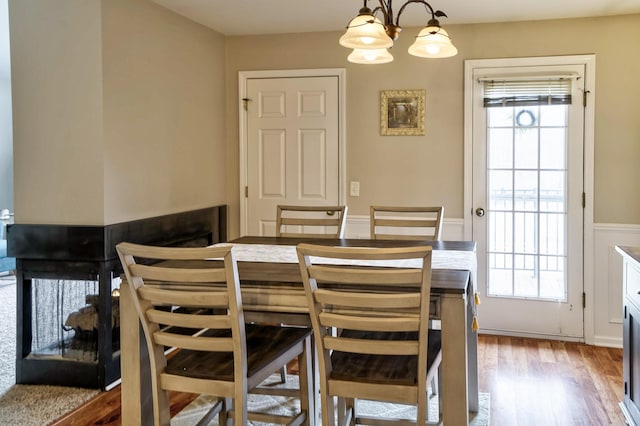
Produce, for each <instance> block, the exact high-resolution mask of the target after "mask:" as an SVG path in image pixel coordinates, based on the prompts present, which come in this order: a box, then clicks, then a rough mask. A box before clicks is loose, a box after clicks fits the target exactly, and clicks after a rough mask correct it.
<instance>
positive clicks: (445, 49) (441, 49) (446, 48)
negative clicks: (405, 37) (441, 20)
mask: <svg viewBox="0 0 640 426" xmlns="http://www.w3.org/2000/svg"><path fill="white" fill-rule="evenodd" d="M409 53H410V54H412V55H413V56H419V57H421V58H448V57H449V56H455V55H456V54H457V53H458V49H456V47H455V46H454V45H453V44H452V43H451V39H450V38H449V34H447V32H446V31H445V30H443V29H442V28H441V27H437V26H429V27H425V28H423V29H422V30H421V31H420V33H419V34H418V36H417V37H416V41H415V42H414V43H413V44H412V45H411V47H409Z"/></svg>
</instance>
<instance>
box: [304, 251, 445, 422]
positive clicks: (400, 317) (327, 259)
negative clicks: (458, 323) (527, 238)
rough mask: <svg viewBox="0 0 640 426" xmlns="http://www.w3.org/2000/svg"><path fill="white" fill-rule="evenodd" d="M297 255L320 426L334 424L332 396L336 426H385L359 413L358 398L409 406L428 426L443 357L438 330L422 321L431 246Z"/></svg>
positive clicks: (426, 314)
mask: <svg viewBox="0 0 640 426" xmlns="http://www.w3.org/2000/svg"><path fill="white" fill-rule="evenodd" d="M297 253H298V260H299V264H300V273H301V275H302V279H303V283H304V288H305V293H306V295H307V302H308V304H309V312H310V315H311V322H312V324H313V331H314V337H315V345H316V353H317V357H318V364H319V376H320V395H321V406H322V410H321V411H322V424H323V425H333V424H334V415H335V414H334V413H335V405H334V399H333V397H338V416H337V417H338V419H339V424H340V425H349V424H382V420H381V419H378V418H375V419H372V418H370V417H367V416H364V415H362V414H361V413H359V412H358V410H357V401H358V399H365V400H374V401H382V402H392V403H399V404H413V405H415V406H417V419H416V420H417V424H418V425H424V424H426V419H427V418H428V417H427V416H428V414H427V409H428V404H427V400H428V398H427V388H428V387H427V383H429V382H430V381H431V378H432V376H433V374H434V373H435V371H436V370H437V369H438V368H439V366H440V361H441V359H442V352H441V336H440V331H438V330H429V328H428V321H427V320H428V318H429V301H430V292H431V248H430V247H424V246H418V247H404V248H353V247H329V246H322V245H314V244H299V245H298V246H297ZM330 329H338V330H340V332H339V333H338V334H337V335H332V333H330V332H329V331H328V330H330ZM438 398H439V397H438ZM384 421H385V424H386V421H389V422H391V421H395V422H397V423H398V424H407V423H406V422H407V419H385V420H384Z"/></svg>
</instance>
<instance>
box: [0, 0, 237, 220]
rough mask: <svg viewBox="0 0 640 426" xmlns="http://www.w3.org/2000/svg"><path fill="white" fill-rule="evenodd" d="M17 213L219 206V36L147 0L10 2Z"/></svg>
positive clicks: (69, 215)
mask: <svg viewBox="0 0 640 426" xmlns="http://www.w3.org/2000/svg"><path fill="white" fill-rule="evenodd" d="M10 23H11V25H10V27H11V49H12V52H11V53H12V59H13V69H12V71H13V81H12V85H13V100H14V104H13V105H14V106H13V108H14V149H15V164H14V167H15V188H14V189H15V213H16V216H15V220H16V222H17V223H46V224H79V225H103V224H110V223H117V222H122V221H126V220H133V219H139V218H144V217H151V216H157V215H162V214H166V213H172V212H179V211H185V210H191V209H196V208H200V207H206V206H211V205H217V204H224V203H225V198H226V194H225V186H224V185H225V179H226V174H227V171H226V168H225V155H226V153H225V151H226V147H225V134H226V131H225V113H226V110H225V75H224V72H225V69H224V37H223V36H221V35H220V34H218V33H216V32H214V31H212V30H210V29H208V28H205V27H203V26H201V25H199V24H196V23H194V22H192V21H189V20H187V19H185V18H182V17H180V16H178V15H176V14H174V13H172V12H170V11H168V10H167V9H164V8H162V7H160V6H157V5H155V4H154V3H152V2H150V1H148V0H103V1H101V0H65V1H59V0H10Z"/></svg>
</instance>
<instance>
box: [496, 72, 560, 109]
mask: <svg viewBox="0 0 640 426" xmlns="http://www.w3.org/2000/svg"><path fill="white" fill-rule="evenodd" d="M570 103H571V78H549V79H531V80H526V79H522V80H507V79H504V80H498V79H496V80H485V81H484V106H485V107H487V108H491V107H505V106H529V105H567V104H570Z"/></svg>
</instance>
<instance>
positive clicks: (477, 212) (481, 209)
mask: <svg viewBox="0 0 640 426" xmlns="http://www.w3.org/2000/svg"><path fill="white" fill-rule="evenodd" d="M476 216H478V217H482V216H484V209H483V208H482V207H478V208H477V209H476Z"/></svg>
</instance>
